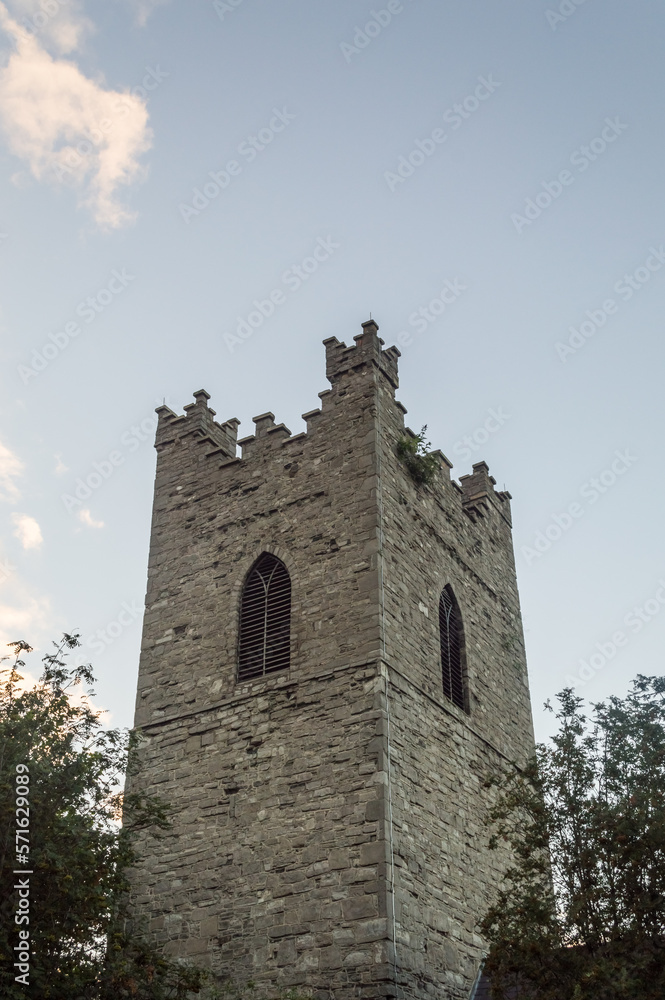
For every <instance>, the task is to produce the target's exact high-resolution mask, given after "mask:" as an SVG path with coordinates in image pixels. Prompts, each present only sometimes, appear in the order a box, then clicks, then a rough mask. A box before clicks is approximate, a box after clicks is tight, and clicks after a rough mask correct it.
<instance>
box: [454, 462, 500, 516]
mask: <svg viewBox="0 0 665 1000" xmlns="http://www.w3.org/2000/svg"><path fill="white" fill-rule="evenodd" d="M489 471H490V470H489V466H488V464H487V462H476V463H475V464H474V465H473V472H472V473H470V474H469V475H467V476H460V480H459V481H460V485H461V487H462V505H463V507H464V510H465V512H466V513H467V514H469V516H470V517H471V519H472V520H474V521H475V520H476V519H478V518H482V517H485V515H486V514H487V513H488V512H489V509H490V505H492V506H494V507H495V508H496V509H497V510H498V512H499V513H500V514H501V516H502V517H503V518H504V520H505V521H507V523H508V524H509V525H510V526H512V519H511V513H510V500H511V499H512V498H511V495H510V493H508V491H507V490H495V489H494V487H495V486H496V479H495V478H494V476H490V474H489Z"/></svg>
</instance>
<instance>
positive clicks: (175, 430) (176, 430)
mask: <svg viewBox="0 0 665 1000" xmlns="http://www.w3.org/2000/svg"><path fill="white" fill-rule="evenodd" d="M194 399H195V402H194V403H188V404H187V405H186V406H185V407H184V410H185V413H184V414H183V415H182V416H179V415H178V414H177V413H174V412H173V410H172V409H170V407H168V406H165V405H163V406H158V407H157V409H156V410H155V413H156V414H157V416H158V418H159V420H158V424H157V433H156V436H155V447H156V448H157V450H158V451H159V450H160V448H163V447H165V446H166V445H168V444H172V443H173V442H174V441H175V440H176V439H178V438H183V437H186V436H188V435H194V437H195V438H196V439H197V440H198V441H202V442H205V443H207V444H212V445H213V446H214V447H215V449H216V451H217V452H218V453H219V454H221V455H222V456H223V457H225V458H235V454H236V444H237V437H238V425H239V424H240V421H239V420H238V418H237V417H231V419H230V420H227V421H225V423H223V424H218V423H217V421H216V420H215V419H214V418H215V410H213V409H211V408H210V407H209V406H208V400H209V399H210V393H209V392H206V391H205V389H199V390H198V391H197V392H195V393H194Z"/></svg>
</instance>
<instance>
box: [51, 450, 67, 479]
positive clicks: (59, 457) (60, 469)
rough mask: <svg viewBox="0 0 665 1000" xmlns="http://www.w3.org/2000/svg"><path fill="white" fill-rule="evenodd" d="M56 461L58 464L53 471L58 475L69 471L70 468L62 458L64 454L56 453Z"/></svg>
mask: <svg viewBox="0 0 665 1000" xmlns="http://www.w3.org/2000/svg"><path fill="white" fill-rule="evenodd" d="M55 462H56V465H55V469H54V470H53V471H54V472H55V474H56V476H63V475H64V474H65V472H69V469H68V468H67V466H66V465H65V463H64V462H63V460H62V455H56V456H55Z"/></svg>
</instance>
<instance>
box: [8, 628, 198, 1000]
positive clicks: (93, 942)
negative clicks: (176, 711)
mask: <svg viewBox="0 0 665 1000" xmlns="http://www.w3.org/2000/svg"><path fill="white" fill-rule="evenodd" d="M10 645H11V647H12V649H13V652H14V662H13V664H12V666H11V667H10V668H9V669H8V670H5V671H4V672H3V673H4V675H5V678H6V679H5V680H4V681H3V683H2V685H0V869H1V872H0V876H1V886H2V888H1V889H0V994H1V995H2V997H3V998H7V1000H14V998H16V1000H18V998H20V1000H24V998H25V996H26V995H30V996H38V997H40V998H44V1000H119V998H124V997H127V998H128V997H133V998H146V1000H148V998H150V1000H162V998H163V1000H166V998H173V1000H176V998H184V997H185V996H186V995H187V993H188V991H191V990H198V989H199V988H200V986H201V984H202V983H203V980H204V975H203V973H202V972H201V971H199V970H196V969H191V968H188V967H186V966H181V965H177V964H174V963H170V962H168V961H167V960H165V959H163V958H161V957H160V956H159V955H157V954H156V953H155V952H154V951H153V950H152V949H151V948H150V947H148V946H147V945H145V944H144V943H142V942H141V941H138V940H132V941H131V942H130V941H129V940H128V939H127V938H126V937H125V935H124V931H123V928H124V923H125V916H126V912H125V908H126V899H127V891H128V888H129V885H128V880H127V873H128V870H129V868H130V866H131V865H132V863H133V861H134V859H135V853H134V846H133V844H134V834H135V833H136V831H137V830H139V829H146V828H153V827H154V828H156V829H158V828H160V827H162V828H163V827H164V826H165V825H166V824H167V822H168V820H167V816H166V811H165V809H164V807H163V805H162V804H161V803H160V802H159V801H157V800H156V799H153V798H151V797H146V796H137V795H128V796H127V798H126V800H124V803H123V794H122V791H121V789H122V784H123V782H124V777H125V772H126V770H127V765H128V758H129V756H130V755H131V754H132V751H133V749H134V747H135V745H136V739H137V738H136V736H135V735H134V734H130V733H127V732H125V731H121V730H117V729H104V727H103V726H102V723H101V721H100V713H99V712H97V711H95V710H94V709H93V708H92V707H91V706H90V704H89V702H88V701H87V700H86V697H84V698H79V697H77V698H76V699H72V698H71V697H70V695H71V694H74V693H76V694H78V693H79V692H80V687H81V684H82V683H85V684H87V685H90V684H92V682H93V680H94V678H93V673H92V669H91V667H90V665H84V666H80V665H79V666H75V667H70V666H68V665H67V663H66V657H67V654H68V653H69V652H71V651H73V650H75V649H76V648H77V647H78V645H79V641H78V636H77V635H69V634H65V635H64V636H63V639H62V641H61V642H60V643H58V644H56V643H54V644H53V645H54V651H53V652H51V653H49V654H47V655H46V656H45V657H44V658H43V661H42V662H43V670H42V675H41V677H40V679H39V682H38V684H37V686H36V687H35V688H33V689H31V690H28V691H21V688H20V683H19V682H20V680H21V677H20V674H19V673H18V669H17V668H18V667H22V666H23V661H22V660H21V656H23V655H24V654H25V653H29V652H30V651H31V650H30V647H29V645H28V644H27V643H26V642H23V641H20V642H16V643H12V644H10ZM5 659H6V658H5ZM87 694H88V695H89V694H92V692H91V691H90V690H88V692H87ZM22 765H27V773H28V782H27V783H28V785H29V865H26V866H25V867H26V869H29V870H30V871H31V872H32V874H31V875H30V899H31V910H30V924H29V932H30V948H31V952H32V954H31V960H30V984H29V987H28V991H29V992H28V993H27V992H26V986H25V985H23V984H19V983H16V982H15V980H14V976H15V969H14V967H13V962H14V956H13V949H14V947H15V946H16V944H17V941H18V937H17V928H16V926H15V924H14V910H15V908H16V900H17V897H16V893H15V890H14V888H13V885H14V882H15V881H16V876H14V875H13V874H12V872H13V869H14V868H15V867H16V865H17V863H18V862H17V861H16V847H15V834H16V830H15V826H16V821H15V806H16V792H15V776H16V774H17V773H18V770H20V772H21V773H24V768H23V767H22ZM19 766H21V767H20V768H19ZM123 808H124V813H125V825H124V826H123V827H120V822H119V820H120V814H121V811H123Z"/></svg>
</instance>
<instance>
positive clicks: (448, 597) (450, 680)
mask: <svg viewBox="0 0 665 1000" xmlns="http://www.w3.org/2000/svg"><path fill="white" fill-rule="evenodd" d="M439 632H440V636H441V673H442V676H443V693H444V694H445V696H446V698H448V699H449V700H450V701H452V703H453V704H454V705H457V707H458V708H462V709H464V711H465V712H467V711H468V702H467V696H466V683H465V677H464V632H463V629H462V616H461V614H460V610H459V606H458V604H457V601H456V600H455V595H454V594H453V592H452V589H451V587H449V586H448V587H445V589H444V590H443V593H442V594H441V599H440V601H439Z"/></svg>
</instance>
